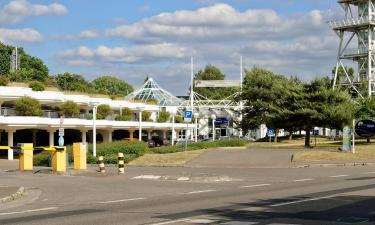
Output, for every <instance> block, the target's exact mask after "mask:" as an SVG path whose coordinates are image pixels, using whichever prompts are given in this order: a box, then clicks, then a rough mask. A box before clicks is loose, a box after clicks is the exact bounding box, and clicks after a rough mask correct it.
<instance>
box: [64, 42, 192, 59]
mask: <svg viewBox="0 0 375 225" xmlns="http://www.w3.org/2000/svg"><path fill="white" fill-rule="evenodd" d="M187 55H189V52H188V50H187V49H186V48H183V47H180V46H177V45H174V44H169V43H162V44H154V45H142V46H134V47H117V48H110V47H107V46H98V47H97V48H95V49H91V48H88V47H85V46H81V47H79V48H76V49H70V50H66V51H64V52H62V53H61V54H60V57H61V58H63V59H64V60H65V61H66V62H68V63H69V62H70V63H69V64H72V63H71V62H74V63H75V64H88V63H90V62H102V63H138V62H150V61H158V60H162V59H179V58H183V57H186V56H187ZM98 60H99V61H98Z"/></svg>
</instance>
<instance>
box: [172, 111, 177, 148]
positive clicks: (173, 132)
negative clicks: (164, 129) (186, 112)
mask: <svg viewBox="0 0 375 225" xmlns="http://www.w3.org/2000/svg"><path fill="white" fill-rule="evenodd" d="M175 116H176V113H175V112H172V137H171V139H172V140H171V142H172V143H171V144H172V146H174V135H175V131H174V123H175Z"/></svg>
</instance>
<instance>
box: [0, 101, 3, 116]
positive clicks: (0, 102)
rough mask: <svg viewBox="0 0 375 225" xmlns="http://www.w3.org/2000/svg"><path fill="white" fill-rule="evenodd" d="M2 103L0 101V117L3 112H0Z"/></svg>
mask: <svg viewBox="0 0 375 225" xmlns="http://www.w3.org/2000/svg"><path fill="white" fill-rule="evenodd" d="M2 104H3V102H1V101H0V116H2V115H3V111H2V110H1V106H2Z"/></svg>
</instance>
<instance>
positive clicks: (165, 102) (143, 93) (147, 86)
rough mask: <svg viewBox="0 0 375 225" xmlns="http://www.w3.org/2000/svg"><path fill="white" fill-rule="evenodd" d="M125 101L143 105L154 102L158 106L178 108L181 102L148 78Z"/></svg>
mask: <svg viewBox="0 0 375 225" xmlns="http://www.w3.org/2000/svg"><path fill="white" fill-rule="evenodd" d="M125 99H126V100H128V101H132V100H134V101H141V102H144V103H147V102H149V101H152V100H155V101H157V103H158V105H160V106H179V105H181V103H182V102H183V100H181V99H179V98H177V97H176V96H174V95H172V94H171V93H169V92H168V91H166V90H164V89H162V88H161V87H160V86H159V85H158V84H157V83H156V82H155V81H154V80H153V79H152V78H148V80H147V81H146V82H145V83H144V84H143V85H142V87H140V88H139V89H138V90H135V91H134V92H132V93H130V94H129V95H128V96H126V97H125Z"/></svg>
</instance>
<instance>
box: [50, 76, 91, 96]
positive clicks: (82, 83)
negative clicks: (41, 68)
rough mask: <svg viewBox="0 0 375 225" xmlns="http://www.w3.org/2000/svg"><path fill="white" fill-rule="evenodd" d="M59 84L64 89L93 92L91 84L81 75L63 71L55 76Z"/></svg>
mask: <svg viewBox="0 0 375 225" xmlns="http://www.w3.org/2000/svg"><path fill="white" fill-rule="evenodd" d="M55 81H56V84H57V86H58V87H59V89H60V90H62V91H79V92H91V91H92V88H91V87H90V84H89V83H88V82H87V81H86V80H85V78H83V77H82V76H81V75H77V74H71V73H63V74H58V75H56V77H55Z"/></svg>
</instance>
